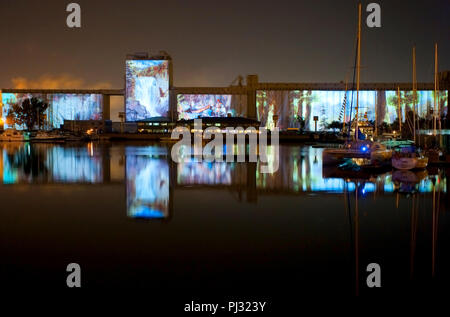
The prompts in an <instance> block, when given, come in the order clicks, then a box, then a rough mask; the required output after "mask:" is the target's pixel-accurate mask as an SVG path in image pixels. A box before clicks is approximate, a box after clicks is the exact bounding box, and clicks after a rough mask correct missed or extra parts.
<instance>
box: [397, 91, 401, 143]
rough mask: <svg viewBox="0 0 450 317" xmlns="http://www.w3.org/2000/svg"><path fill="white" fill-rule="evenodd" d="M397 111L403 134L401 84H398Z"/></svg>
mask: <svg viewBox="0 0 450 317" xmlns="http://www.w3.org/2000/svg"><path fill="white" fill-rule="evenodd" d="M397 104H398V105H397V111H398V124H399V128H400V136H401V135H402V107H401V105H400V86H397Z"/></svg>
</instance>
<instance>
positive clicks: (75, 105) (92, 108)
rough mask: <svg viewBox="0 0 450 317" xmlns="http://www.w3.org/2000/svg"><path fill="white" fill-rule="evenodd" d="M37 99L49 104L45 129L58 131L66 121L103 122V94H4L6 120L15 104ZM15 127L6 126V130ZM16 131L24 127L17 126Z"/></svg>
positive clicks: (3, 111) (4, 116) (3, 112)
mask: <svg viewBox="0 0 450 317" xmlns="http://www.w3.org/2000/svg"><path fill="white" fill-rule="evenodd" d="M32 97H36V98H38V99H40V100H44V101H45V102H47V103H48V104H49V106H48V108H47V110H46V111H45V115H46V117H47V119H46V122H45V124H44V128H47V129H58V128H60V126H61V125H62V124H64V120H101V119H102V111H103V107H102V105H103V98H102V95H101V94H47V95H46V94H28V93H20V94H19V93H2V104H3V107H2V115H3V118H6V117H7V115H8V112H9V110H10V109H11V108H12V105H13V104H16V103H21V102H23V101H24V100H25V99H28V98H32ZM12 127H13V126H11V125H8V124H6V125H5V128H12ZM15 128H16V129H23V128H24V127H20V126H15Z"/></svg>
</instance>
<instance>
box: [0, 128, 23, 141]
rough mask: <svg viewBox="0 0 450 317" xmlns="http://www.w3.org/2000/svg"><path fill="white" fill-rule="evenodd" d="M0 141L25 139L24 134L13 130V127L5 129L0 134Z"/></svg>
mask: <svg viewBox="0 0 450 317" xmlns="http://www.w3.org/2000/svg"><path fill="white" fill-rule="evenodd" d="M0 141H1V142H23V141H26V138H25V136H24V135H23V134H22V133H21V132H19V131H17V130H15V129H7V130H5V131H4V132H3V133H2V134H0Z"/></svg>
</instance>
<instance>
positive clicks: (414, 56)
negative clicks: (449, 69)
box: [412, 45, 417, 143]
mask: <svg viewBox="0 0 450 317" xmlns="http://www.w3.org/2000/svg"><path fill="white" fill-rule="evenodd" d="M412 54H413V135H414V143H416V98H417V87H416V85H417V83H416V46H415V45H414V46H413V51H412Z"/></svg>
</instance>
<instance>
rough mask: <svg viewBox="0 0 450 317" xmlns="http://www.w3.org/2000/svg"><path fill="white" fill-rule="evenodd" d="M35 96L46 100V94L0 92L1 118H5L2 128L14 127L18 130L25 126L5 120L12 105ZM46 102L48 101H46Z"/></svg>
mask: <svg viewBox="0 0 450 317" xmlns="http://www.w3.org/2000/svg"><path fill="white" fill-rule="evenodd" d="M32 97H36V98H39V99H41V100H45V101H47V97H46V95H43V94H13V93H1V102H2V107H1V108H2V118H3V119H4V120H5V123H4V128H5V129H11V128H15V129H18V130H22V129H24V128H25V127H24V126H19V125H12V124H8V120H6V118H7V116H8V113H9V111H10V109H12V105H14V104H18V103H22V102H23V101H24V100H25V99H28V98H32ZM47 102H48V101H47Z"/></svg>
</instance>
